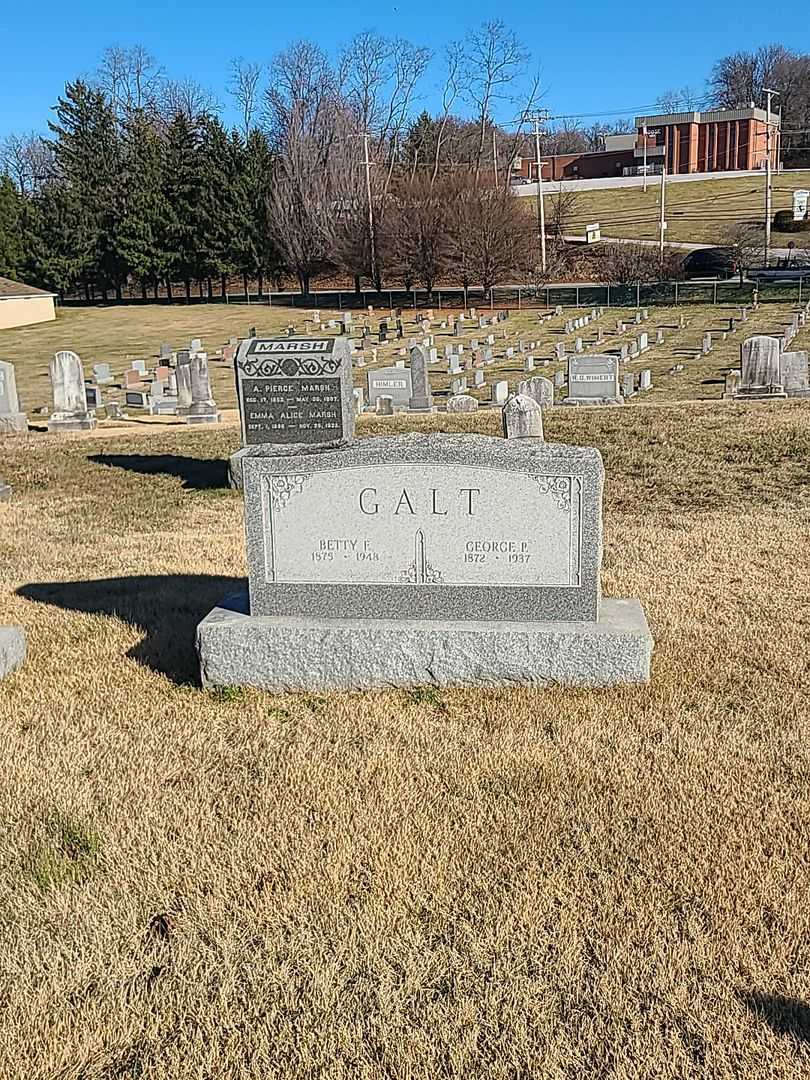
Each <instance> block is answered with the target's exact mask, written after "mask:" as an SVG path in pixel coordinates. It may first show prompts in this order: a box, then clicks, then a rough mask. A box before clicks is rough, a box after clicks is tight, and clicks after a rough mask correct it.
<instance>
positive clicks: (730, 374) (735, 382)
mask: <svg viewBox="0 0 810 1080" xmlns="http://www.w3.org/2000/svg"><path fill="white" fill-rule="evenodd" d="M740 374H741V373H740V372H739V371H727V372H726V377H725V384H724V387H723V397H724V398H725V399H726V400H731V401H733V400H734V399H735V398H736V397H737V391H738V390H739V388H740Z"/></svg>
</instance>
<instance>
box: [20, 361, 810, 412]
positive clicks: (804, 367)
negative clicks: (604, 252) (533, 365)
mask: <svg viewBox="0 0 810 1080" xmlns="http://www.w3.org/2000/svg"><path fill="white" fill-rule="evenodd" d="M781 360H782V386H783V387H784V389H785V393H786V394H787V396H788V397H810V373H809V372H808V353H807V351H806V350H804V349H800V350H798V351H797V352H783V353H782V358H781ZM1 423H2V416H0V424H1ZM0 430H2V429H1V428H0Z"/></svg>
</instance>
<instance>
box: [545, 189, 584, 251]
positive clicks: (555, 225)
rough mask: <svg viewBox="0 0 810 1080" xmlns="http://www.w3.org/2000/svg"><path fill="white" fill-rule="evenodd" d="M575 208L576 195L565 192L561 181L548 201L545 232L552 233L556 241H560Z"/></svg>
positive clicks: (568, 226)
mask: <svg viewBox="0 0 810 1080" xmlns="http://www.w3.org/2000/svg"><path fill="white" fill-rule="evenodd" d="M576 207H577V193H576V192H575V191H570V190H568V191H566V190H565V188H564V186H563V181H562V180H561V181H560V184H559V187H558V188H557V190H556V191H555V192H554V194H553V195H551V196H550V197H549V200H548V210H547V211H546V223H547V230H548V231H550V232H551V233H553V234H554V235H555V236H556V237H557V238H558V240H562V238H563V235H564V234H565V232H566V231H567V230H568V229H569V228H570V226H571V221H572V219H573V218H574V211H575V210H576Z"/></svg>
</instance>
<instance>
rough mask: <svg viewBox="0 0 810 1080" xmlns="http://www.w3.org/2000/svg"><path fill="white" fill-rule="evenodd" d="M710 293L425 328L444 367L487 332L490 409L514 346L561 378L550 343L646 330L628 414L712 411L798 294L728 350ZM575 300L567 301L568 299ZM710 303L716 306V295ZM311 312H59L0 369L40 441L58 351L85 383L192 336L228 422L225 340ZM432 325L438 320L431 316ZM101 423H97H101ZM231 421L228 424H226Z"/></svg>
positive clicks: (623, 336)
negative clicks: (595, 318) (642, 408)
mask: <svg viewBox="0 0 810 1080" xmlns="http://www.w3.org/2000/svg"><path fill="white" fill-rule="evenodd" d="M711 288H712V286H706V285H689V284H684V285H682V286H681V294H682V296H683V297H684V298H685V300H684V302H682V303H680V304H679V305H678V306H677V307H663V306H662V307H659V306H652V307H650V308H649V314H650V318H649V320H648V321H647V322H645V323H644V324H643V325H640V326H636V325H634V324H633V323H632V321H631V320H632V318H633V315H634V313H635V307H624V308H622V307H610V308H606V309H605V313H604V315H603V317H602V319H601V320H600V321H599V323H598V324H597V323H594V324H592V325H590V326H589V327H587V328H586V329H585V330H584V331H582V330H577V331H574V332H573V333H571V334H568V335H565V334H564V333H563V327H564V323H565V322H566V320H567V319H569V318H571V317H572V316H575V315H577V314H585V313H586V311H588V310H590V306H589V305H590V304H591V303H598V302H599V300H600V299H601V298H602V296H601V294H600V295H599V296H595V298H593V299H592V300H590V301H586V300H585V299H583V304H584V305H585V304H587V305H588V306H585V307H583V308H581V309H577V308H574V307H566V308H565V309H564V311H563V313H562V314H561V315H560V316H557V317H555V318H552V319H551V320H549V321H547V322H543V323H540V322H539V320H538V312H537V310H536V309H532V308H524V309H522V310H514V309H513V310H512V313H511V315H510V318H509V319H508V320H507V321H506V322H505V323H503V324H501V325H500V326H498V327H487V328H486V329H484V330H479V329H478V328H477V327H476V326H475V324H472V323H470V322H468V323H467V324H465V327H464V330H463V333H462V334H461V335H460V336H459V337H454V336H453V333H452V331H451V330H450V329H445V330H441V329H440V328H439V327H438V326H436V327H434V329H433V334H434V339H435V345H436V347H437V349H438V353H439V356H440V357H442V356H443V354H444V346H445V345H448V344H453V345H457V344H459V343H461V344H463V345H464V348H465V349H466V350H467V351H468V352H469V351H471V343H472V341H473V339H478V340H479V341H480V342H481V343H482V344H483V343H484V340H485V338H486V336H487V334H488V333H489V332H490V331H494V332H495V337H496V341H495V345H494V352H495V362H494V363H493V364H492V365H491V366H489V367H487V369H486V376H487V386H486V387H484V388H483V389H482V390H475V389H473V388H472V378H470V380H469V382H470V390H469V392H470V393H471V394H472V395H473V396H475V397H478V398H479V399H481V400H482V401H488V400H489V397H490V393H491V389H490V388H491V384H492V383H493V382H495V381H497V380H499V379H506V380H507V381H508V382H509V386H510V389H512V390H514V389H515V388H516V386H517V384H518V383H519V382H520V381H521V380H522V379H524V378H526V377H527V375H526V373H525V371H524V356H523V355H522V354H520V353H519V351H518V348H517V346H518V342H519V341H520V340H523V341H524V342H529V341H535V342H536V347H535V348H534V349H532V350H531V352H532V353H533V355H534V357H535V359H536V365H537V366H536V368H535V371H534V374H535V375H545V376H547V377H549V378H551V377H552V376H553V374H554V373H555V372H557V371H563V372H567V368H568V362H567V360H563V361H557V360H555V359H554V348H555V345H556V344H557V343H559V342H564V343H565V346H566V349H567V350H568V351H569V352H572V351H573V349H574V339H575V337H576V336H577V335H582V336H583V340H584V342H585V346H586V350H587V351H589V352H591V353H594V352H599V351H601V350H602V349H606V350H615V349H616V348H617V346H619V345H621V344H628V345H629V343H630V342H631V341H632V340H633V339H634V338H636V337H638V335H639V333H640V332H642V331H643V332H645V333H646V334H647V335H648V339H649V342H650V348H649V350H648V351H647V352H645V353H643V354H641V355H640V356H639V357H638V358H637V359H635V360H632V361H629V362H628V363H627V365H626V366H625V368H624V370H625V371H633V372H635V373H636V376H638V372H639V371H641V370H642V369H644V368H649V369H650V371H651V373H652V380H653V389H652V390H651V391H648V392H647V393H645V394H643V395H639V396H638V397H636V398H633V399H632V403H631V404H632V406H633V407H634V408H635V407H636V406H639V405H643V404H649V403H650V402H662V401H673V400H693V401H696V400H701V399H702V400H705V399H709V400H712V399H714V400H717V399H719V398H720V396H721V394H722V392H723V383H724V377H725V373H726V371H728V370H729V369H731V368H737V367H739V363H740V343H741V342H742V340H743V338H744V337H748V336H751V335H753V334H769V333H781V332H782V330H783V328H784V327H785V325H786V324H788V323H789V322H790V320H791V317H792V315H793V313H794V311H795V301H796V299H797V295H796V286H795V285H792V286H786V287H785V294H786V298H785V300H784V301H779V302H773V301H770V300H769V301H768V302H767V303H762V304H760V306H759V308H758V310H757V311H751V312H750V317H749V320H748V322H747V323H744V324H742V323H741V324H740V325H739V328H738V330H737V332H736V333H735V334H733V335H731V336H729V337H728V338H727V339H726V340H725V341H724V340H722V337H721V331H722V330H723V328H727V327H728V319H729V317H736V316H738V315H739V309H738V308H737V307H736V306H733V305H732V304H731V303H730V302H729V303H726V304H723V303H718V305H717V306H713V305H712V304H709V303H694V302H693V303H690V302H689V297H690V295H691V296H693V297H695V296H698V295H699V294H701V293H703V294H704V295H705V294H706V290H707V289H709V290H711ZM732 289H733V286H732ZM571 291H572V293H573V290H571ZM631 291H632V290H631ZM383 295H385V294H383ZM718 295H719V296H721V297H722V295H723V292H722V290H720V293H719V294H718ZM746 300H747V297H746ZM310 310H311V308H309V307H295V308H288V307H284V308H282V307H277V306H276V307H269V306H267V304H266V303H265V304H250V305H247V304H229V305H222V304H200V305H198V306H188V307H187V306H185V305H183V304H174V305H154V304H147V305H145V306H143V307H141V306H131V307H127V306H123V307H93V308H63V309H60V310H59V313H58V317H57V320H56V322H53V323H43V324H40V325H38V326H28V327H22V328H20V329H16V330H3V331H0V359H4V360H11V361H12V362H13V363H14V365H15V371H16V375H17V388H18V391H19V394H20V399H21V402H22V407H23V408H24V409H26V410H27V411H28V416H29V420H30V421H31V423H32V424H34V425H35V426H37V427H39V428H41V429H42V430H45V427H46V423H47V415H37V414H36V412H35V410H37V409H42V408H44V409H45V413H49V412H50V405H51V389H50V380H49V378H48V363H49V361H50V359H51V357H52V356H53V354H54V352H55V351H56V350H57V349H62V348H70V349H73V350H74V351H75V352H77V353H78V354H79V356H80V357H81V359H82V363H83V365H84V371H85V375H86V376H87V377H89V376H90V375H91V368H92V365H93V364H94V363H109V364H110V365H111V367H112V371H113V373H114V375H115V376H116V377H118V378H120V377H121V375H122V373H123V371H124V370H125V369H126V368H128V367H130V364H131V361H132V360H133V359H136V358H139V357H143V358H147V359H148V361H149V364H150V365H152V366H153V365H154V364H156V363H157V360H156V357H157V354H158V350H159V348H160V344H161V342H163V341H167V342H169V343H171V344H173V345H174V346H175V347H176V348H183V347H184V346H188V343H189V341H190V340H191V338H192V337H199V338H200V339H201V340H202V343H203V347H204V348H205V349H207V350H208V351H209V354H210V357H211V361H210V374H211V385H212V388H213V392H214V397H215V398H216V401H217V404H218V406H219V408H220V409H222V410H225V411H226V412H227V410H235V409H236V394H235V388H234V375H233V369H232V366H231V365H230V364H227V363H224V362H223V361H221V360H218V359H216V356H215V354H216V352H217V350H218V349H219V348H220V347H221V346H222V345H223V344H224V343H225V342H227V340H228V338H229V337H230V336H232V335H237V336H239V335H244V334H245V333H246V332H247V329H248V327H249V326H256V328H257V330H258V332H259V335H260V336H261V335H265V336H270V335H273V334H280V333H283V332H285V330H286V328H287V327H288V326H289V325H293V326H294V327H295V330H296V332H297V333H301V334H303V333H304V332H305V320H306V318H307V315H308V314H309V312H310ZM456 310H457V309H456ZM435 314H436V316H437V318H438V316H439V311H438V308H437V309H436V310H435ZM339 315H340V312H338V311H327V310H325V309H324V310H322V312H321V317H322V318H323V319H329V318H337V317H338V316H339ZM386 315H387V309H382V310H381V309H380V308H379V307H378V308H377V310H376V312H375V314H374V316H373V317H372V318H371V325H372V327H373V328H374V329H375V330H376V328H377V326H378V324H379V322H380V318H381V317H385V316H386ZM681 315H683V316H684V317H685V319H686V320H687V325H686V326H685V327H684V328H683V329H680V330H679V329H677V327H678V320H679V317H680V316H681ZM361 318H362V313H360V312H355V320H356V321H357V320H360V319H361ZM622 319H623V320H626V321H627V326H626V329H625V331H624V332H623V333H620V334H617V333H616V322H617V320H622ZM403 321H404V333H405V337H406V339H407V338H408V337H412V336H416V335H417V333H418V330H417V325H416V322H415V319H414V312H413V311H412V310H410V309H408V308H405V309H404V311H403ZM597 325H598V326H601V328H602V329H603V331H604V335H605V338H604V343H603V345H602V346H599V345H597V344H596V343H595V341H596V329H595V328H596V327H597ZM658 327H662V328H665V341H664V343H663V344H662V345H656V343H655V337H656V333H655V332H656V330H657V328H658ZM707 330H708V331H712V332H713V342H714V348H713V351H712V352H711V353H710V354H709V355H708V356H699V355H696V352H697V353H699V352H700V345H701V342H702V340H703V334H704V332H705V331H707ZM504 332H506V333H507V334H508V335H509V336H508V338H504V337H503V333H504ZM336 333H337V331H336V330H327V331H326V334H327V336H329V335H334V334H336ZM358 336H359V332H358ZM420 336H421V335H420ZM404 345H407V340H403V341H397V340H396V339H394V340H389V342H388V343H387V344H386V345H381V346H379V347H377V360H376V362H375V361H374V360H373V359H371V352H370V350H366V358H367V361H368V366H367V367H365V368H360V367H356V368H355V371H354V382H355V386H358V387H362V388H363V390H364V393H365V392H366V391H367V375H368V370H369V369H370V368H373V367H384V366H388V365H391V364H393V363H395V362H396V361H397V360H398V359H401V357H400V352H399V350H400V348H401V347H402V346H404ZM508 346H511V347H513V348H514V350H515V351H514V355H513V356H512V357H509V358H507V357H506V355H505V354H506V349H507V347H508ZM792 348H794V349H807V348H810V325H808V326H806V327H804V328H802V330H801V331H800V333H799V335H798V337H797V338H796V340H795V342H794V343H793V345H792ZM545 360H548V361H549V363H548V364H547V365H546V366H543V362H544V361H545ZM677 365H683V370H682V371H679V372H673V368H674V367H675V366H677ZM450 381H451V376H449V375H448V374H447V373H446V365H444V364H442V363H439V365H438V366H435V367H432V368H431V384H432V386H433V390H434V393H436V392H438V397H437V401H439V402H440V403H441V402H442V401H443V397H442V394H446V392H447V391H448V390H449V387H450ZM102 393H103V397H104V400H108V399H115V398H116V397H117V399H118V400H119V401H120V402H121V403H122V404H123V392H121V391H115V390H112V389H110V388H107V387H105V388H103V390H102ZM99 415H100V417H101V419H102V420H103V419H104V412H103V411H102V412H100V414H99ZM235 415H236V414H235V413H233V416H235ZM131 418H132V420H133V423H134V424H138V425H141V426H143V425H144V423H151V422H150V420H149V419H148V418H147V419H146V420H145V419H144V417H143V414H139V413H138V412H137V411H136V410H132V411H131ZM159 422H161V423H165V424H167V425H170V426H175V427H178V426H180V427H182V426H183V425H182V424H178V422H177V421H176V420H174V419H172V420H168V421H159ZM150 429H151V428H150ZM0 475H2V474H0Z"/></svg>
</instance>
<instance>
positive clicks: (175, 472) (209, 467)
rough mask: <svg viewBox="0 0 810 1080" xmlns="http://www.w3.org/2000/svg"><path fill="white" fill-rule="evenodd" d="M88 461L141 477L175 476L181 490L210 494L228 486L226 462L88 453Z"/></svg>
mask: <svg viewBox="0 0 810 1080" xmlns="http://www.w3.org/2000/svg"><path fill="white" fill-rule="evenodd" d="M88 461H92V462H93V463H94V464H95V465H105V466H106V467H107V468H110V469H125V470H126V471H127V472H136V473H141V474H142V475H143V476H158V475H162V476H176V477H177V478H178V479H180V480H182V481H183V487H184V488H186V489H187V490H193V491H210V490H211V489H212V488H227V487H228V463H227V461H223V460H222V458H194V457H183V456H181V455H179V454H91V455H90V457H89V458H88Z"/></svg>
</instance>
